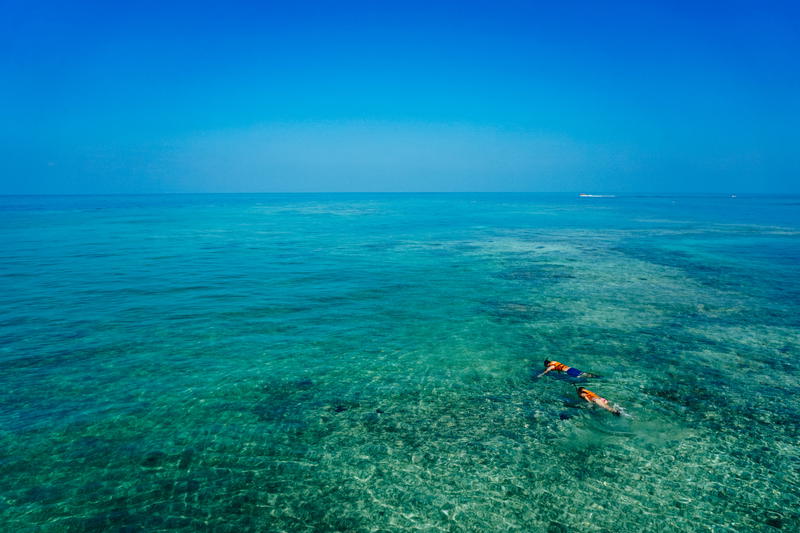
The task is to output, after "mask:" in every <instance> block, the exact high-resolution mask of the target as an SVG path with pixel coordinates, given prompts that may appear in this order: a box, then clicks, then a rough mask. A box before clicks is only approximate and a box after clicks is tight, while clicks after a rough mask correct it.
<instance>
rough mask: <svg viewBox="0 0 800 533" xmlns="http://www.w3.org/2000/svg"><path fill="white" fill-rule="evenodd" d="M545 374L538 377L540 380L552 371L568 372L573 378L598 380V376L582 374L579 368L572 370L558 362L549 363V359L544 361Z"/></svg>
mask: <svg viewBox="0 0 800 533" xmlns="http://www.w3.org/2000/svg"><path fill="white" fill-rule="evenodd" d="M544 366H545V368H544V372H542V373H541V374H539V375H538V376H536V377H537V378H540V377H542V376H544V375H545V374H547V373H548V372H550V371H551V370H555V371H556V372H566V373H567V375H568V376H570V377H573V378H598V377H600V376H598V375H597V374H592V373H590V372H582V371H580V370H578V369H577V368H572V367H571V366H567V365H565V364H564V363H559V362H558V361H548V360H547V359H545V360H544Z"/></svg>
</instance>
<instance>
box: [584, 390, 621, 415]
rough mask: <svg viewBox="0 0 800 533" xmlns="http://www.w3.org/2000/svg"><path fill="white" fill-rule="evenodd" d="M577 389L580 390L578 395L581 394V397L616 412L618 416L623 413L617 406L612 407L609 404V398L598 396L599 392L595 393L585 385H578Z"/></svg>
mask: <svg viewBox="0 0 800 533" xmlns="http://www.w3.org/2000/svg"><path fill="white" fill-rule="evenodd" d="M576 390H577V392H578V396H580V397H581V398H583V399H584V400H586V401H587V402H589V403H593V404H597V405H599V406H600V407H602V408H603V409H605V410H606V411H611V412H612V413H614V414H615V415H617V416H620V415H621V414H622V411H620V410H619V409H617V408H615V407H611V406H610V405H608V400H606V399H605V398H601V397H600V396H598V395H597V394H595V393H593V392H592V391H590V390H588V389H585V388H583V387H578V388H577V389H576Z"/></svg>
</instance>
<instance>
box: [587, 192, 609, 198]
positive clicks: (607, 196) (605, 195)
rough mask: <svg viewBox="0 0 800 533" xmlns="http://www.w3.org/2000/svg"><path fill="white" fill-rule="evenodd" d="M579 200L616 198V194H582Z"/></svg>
mask: <svg viewBox="0 0 800 533" xmlns="http://www.w3.org/2000/svg"><path fill="white" fill-rule="evenodd" d="M578 197H579V198H616V195H614V194H586V193H585V192H582V193H580V194H579V195H578Z"/></svg>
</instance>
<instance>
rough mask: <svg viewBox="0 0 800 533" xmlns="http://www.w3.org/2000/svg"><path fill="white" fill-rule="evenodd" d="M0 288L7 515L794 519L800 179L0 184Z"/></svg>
mask: <svg viewBox="0 0 800 533" xmlns="http://www.w3.org/2000/svg"><path fill="white" fill-rule="evenodd" d="M0 303H1V305H0V366H2V372H0V405H1V406H2V410H0V524H3V527H2V529H3V530H9V531H159V530H161V531H163V530H184V531H193V530H208V531H250V530H253V531H255V530H258V531H395V530H405V529H412V528H417V529H421V530H424V531H508V530H510V529H517V530H526V531H548V532H559V531H576V530H584V531H590V532H591V531H597V532H600V531H605V532H626V531H630V532H639V531H715V532H722V531H796V530H798V528H799V527H800V443H798V437H800V431H798V430H799V429H800V424H799V423H798V411H800V402H798V400H797V397H798V396H797V395H798V392H800V388H799V387H798V384H799V379H800V335H799V334H798V333H800V197H797V196H741V195H740V196H739V197H737V198H729V197H726V196H722V195H718V196H714V195H706V196H662V197H658V196H646V195H642V196H628V197H617V198H577V197H576V196H575V195H569V194H565V195H536V194H426V195H411V194H409V195H401V194H397V195H389V194H387V195H372V194H360V195H355V194H331V195H324V194H319V195H163V196H64V197H40V196H29V197H23V196H15V197H0ZM544 358H548V359H555V360H558V361H561V362H564V363H567V364H569V365H571V366H576V367H578V368H580V369H583V370H587V371H591V372H595V373H597V374H600V375H602V376H603V377H602V378H601V379H599V380H592V381H591V382H590V383H588V384H584V385H585V386H587V387H588V388H590V389H591V390H593V391H595V392H597V393H598V394H600V395H602V396H605V397H606V398H608V399H609V400H610V401H611V402H612V403H615V404H618V405H620V406H621V407H623V409H624V410H625V412H626V416H623V417H619V418H616V417H614V416H612V415H611V414H610V413H608V412H605V411H602V410H600V409H597V408H593V407H592V406H589V405H588V404H586V403H585V402H582V401H581V400H580V399H579V398H578V397H577V396H576V394H575V391H574V388H573V384H572V383H570V382H569V381H567V380H565V379H562V378H561V377H560V376H550V375H548V376H546V377H544V378H542V379H539V380H536V379H534V376H535V375H536V374H537V373H538V372H539V371H540V370H541V361H542V360H543V359H544Z"/></svg>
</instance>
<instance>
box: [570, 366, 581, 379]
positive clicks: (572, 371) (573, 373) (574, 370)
mask: <svg viewBox="0 0 800 533" xmlns="http://www.w3.org/2000/svg"><path fill="white" fill-rule="evenodd" d="M581 374H583V372H581V371H580V370H578V369H577V368H570V369H569V370H567V375H568V376H572V377H573V378H577V377H578V376H580V375H581Z"/></svg>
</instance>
